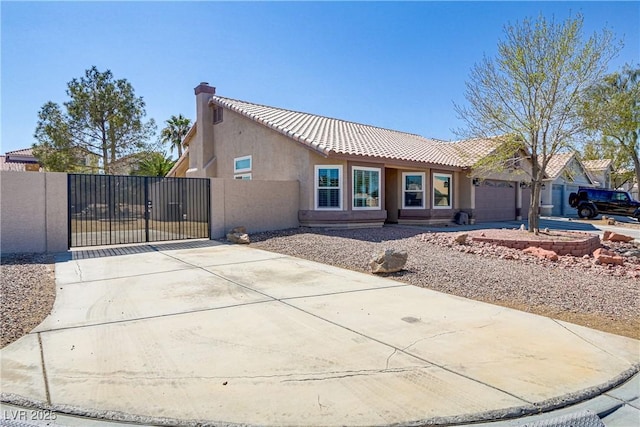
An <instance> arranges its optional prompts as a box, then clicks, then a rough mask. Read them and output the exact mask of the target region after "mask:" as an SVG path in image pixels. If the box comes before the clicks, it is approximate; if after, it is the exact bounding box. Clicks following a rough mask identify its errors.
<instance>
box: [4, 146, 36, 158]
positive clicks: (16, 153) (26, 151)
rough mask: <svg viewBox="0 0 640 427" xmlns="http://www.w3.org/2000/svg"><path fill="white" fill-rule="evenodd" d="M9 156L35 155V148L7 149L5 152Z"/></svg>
mask: <svg viewBox="0 0 640 427" xmlns="http://www.w3.org/2000/svg"><path fill="white" fill-rule="evenodd" d="M5 154H6V155H8V156H11V155H14V156H27V157H29V156H33V150H32V149H31V148H23V149H21V150H13V151H7V152H6V153H5Z"/></svg>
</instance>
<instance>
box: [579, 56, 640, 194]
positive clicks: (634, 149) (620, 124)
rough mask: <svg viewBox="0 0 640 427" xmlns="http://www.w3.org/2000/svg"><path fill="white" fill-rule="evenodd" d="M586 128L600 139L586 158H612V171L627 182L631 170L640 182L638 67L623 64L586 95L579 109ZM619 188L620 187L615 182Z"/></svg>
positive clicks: (590, 149)
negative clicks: (592, 156)
mask: <svg viewBox="0 0 640 427" xmlns="http://www.w3.org/2000/svg"><path fill="white" fill-rule="evenodd" d="M580 115H581V116H582V118H583V120H584V123H585V126H586V127H587V128H588V129H589V130H590V131H591V132H593V133H594V134H595V135H598V136H600V139H599V140H598V142H596V143H593V142H592V143H591V144H592V146H589V145H587V146H585V157H586V156H589V155H591V154H592V153H590V152H589V151H592V152H593V154H597V155H602V156H603V157H601V158H611V159H613V161H614V170H615V171H620V173H621V176H619V177H618V179H617V180H616V181H620V178H622V180H628V179H630V177H629V176H628V175H630V174H629V173H627V174H626V175H627V176H625V172H624V171H633V173H632V174H635V179H636V182H639V183H640V159H639V158H638V156H639V154H638V150H640V144H639V143H638V133H639V132H640V66H638V65H636V67H635V68H633V67H631V66H630V65H628V64H627V65H625V66H624V67H623V69H622V71H619V72H615V73H612V74H609V75H607V76H605V77H604V78H603V79H602V80H601V81H599V82H597V83H595V84H594V85H592V86H591V87H589V88H588V90H587V91H586V93H585V96H584V98H583V103H582V104H581V108H580ZM618 184H619V185H621V184H620V183H619V182H618Z"/></svg>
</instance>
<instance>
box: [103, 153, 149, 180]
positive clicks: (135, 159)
mask: <svg viewBox="0 0 640 427" xmlns="http://www.w3.org/2000/svg"><path fill="white" fill-rule="evenodd" d="M145 156H146V153H134V154H128V155H126V156H122V157H120V158H119V159H117V160H116V161H115V162H113V163H111V165H110V167H109V174H110V175H131V174H132V173H133V172H135V171H137V170H138V168H139V167H140V162H141V161H142V159H143V158H144V157H145Z"/></svg>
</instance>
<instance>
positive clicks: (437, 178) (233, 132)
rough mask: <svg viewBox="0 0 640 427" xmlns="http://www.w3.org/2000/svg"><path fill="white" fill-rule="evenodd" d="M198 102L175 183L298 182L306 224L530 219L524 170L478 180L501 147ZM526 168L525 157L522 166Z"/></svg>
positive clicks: (201, 95)
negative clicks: (464, 216)
mask: <svg viewBox="0 0 640 427" xmlns="http://www.w3.org/2000/svg"><path fill="white" fill-rule="evenodd" d="M195 95H196V120H195V123H194V125H193V127H192V128H191V129H190V130H189V133H188V134H187V136H186V137H185V138H184V141H183V145H184V146H185V147H186V149H185V151H184V153H183V155H182V156H181V158H180V159H179V160H178V161H177V162H176V164H175V166H174V167H173V169H172V170H171V172H169V175H168V176H186V177H214V178H223V179H238V180H295V181H298V183H299V191H300V197H299V206H298V207H297V208H298V219H299V223H300V224H301V225H304V226H323V227H326V226H343V227H345V226H346V227H352V226H371V225H382V224H383V223H384V222H391V223H405V224H407V223H420V224H434V223H446V222H450V221H452V220H453V219H454V218H455V216H456V214H457V213H458V212H461V211H463V212H466V213H468V214H469V215H470V216H471V218H472V219H473V220H475V221H495V220H515V219H520V218H522V217H526V216H527V214H528V207H529V200H530V189H529V188H528V186H527V185H526V183H525V182H524V180H526V179H527V178H526V175H525V174H524V173H523V172H522V170H517V168H516V169H511V170H509V171H506V172H504V173H496V174H491V175H489V176H486V175H485V176H482V177H478V176H474V171H473V169H472V166H473V165H474V164H475V163H476V162H477V161H478V159H480V158H482V157H483V156H486V155H488V154H489V153H491V152H492V151H493V150H495V149H496V147H497V146H498V144H499V140H498V139H495V138H493V139H484V140H479V139H474V140H464V141H458V142H443V141H438V140H432V139H427V138H424V137H422V136H420V135H415V134H411V133H406V132H400V131H395V130H390V129H383V128H379V127H376V126H370V125H365V124H359V123H353V122H349V121H345V120H340V119H335V118H329V117H323V116H319V115H314V114H309V113H303V112H297V111H291V110H286V109H283V108H276V107H270V106H266V105H259V104H255V103H251V102H247V101H240V100H236V99H231V98H226V97H222V96H218V95H216V90H215V88H214V87H212V86H209V84H208V83H201V84H200V85H198V86H197V87H196V88H195ZM527 162H529V160H528V159H527V158H526V156H525V157H523V161H522V162H520V164H521V165H522V166H521V168H528V167H530V166H528V165H529V164H530V163H527ZM213 203H215V201H213ZM257 208H259V207H257Z"/></svg>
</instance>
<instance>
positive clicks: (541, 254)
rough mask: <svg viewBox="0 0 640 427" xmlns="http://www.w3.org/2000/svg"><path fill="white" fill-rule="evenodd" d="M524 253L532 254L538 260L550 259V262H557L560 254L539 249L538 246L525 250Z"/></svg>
mask: <svg viewBox="0 0 640 427" xmlns="http://www.w3.org/2000/svg"><path fill="white" fill-rule="evenodd" d="M522 252H524V253H525V254H531V255H534V256H537V257H538V258H542V259H548V260H549V261H557V260H558V254H557V253H555V252H554V251H548V250H546V249H542V248H538V247H536V246H531V247H529V248H526V249H524V250H523V251H522Z"/></svg>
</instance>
